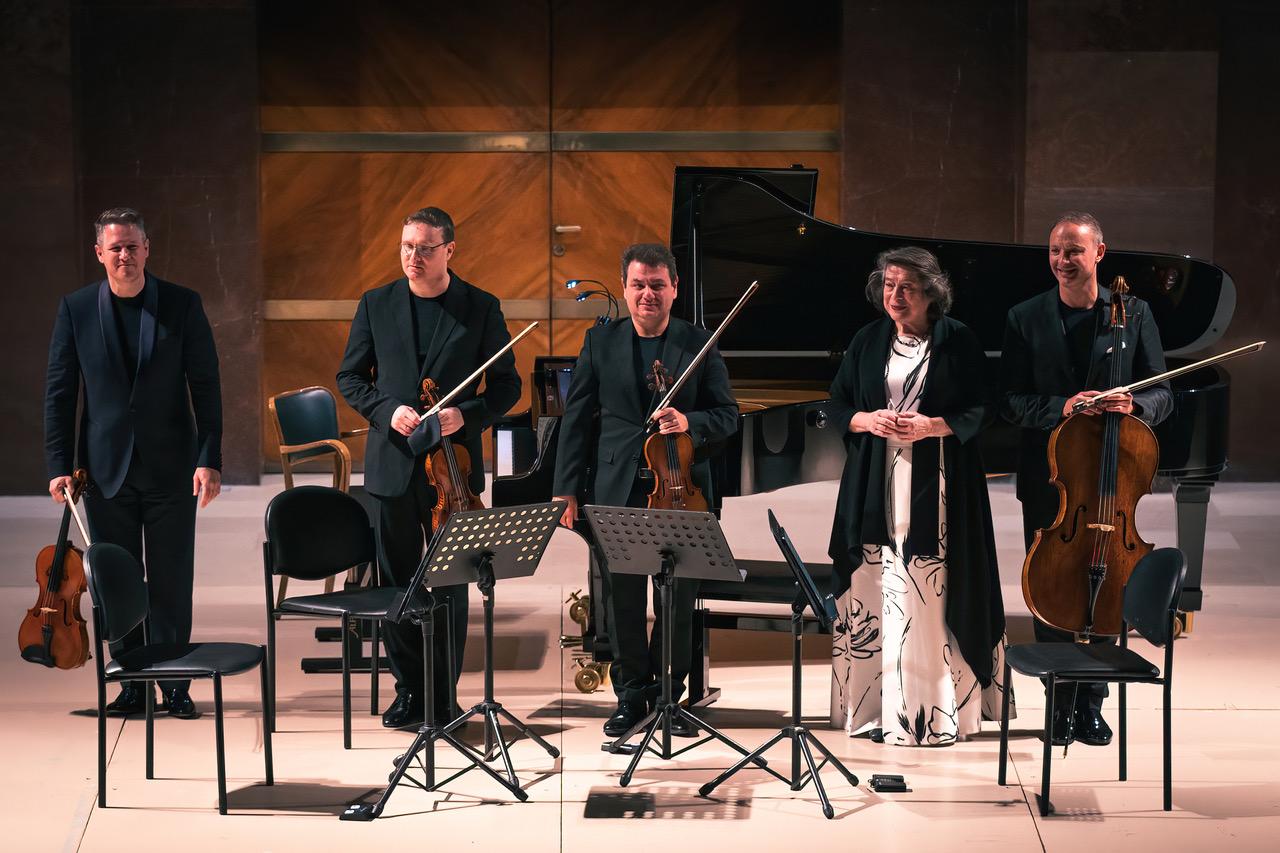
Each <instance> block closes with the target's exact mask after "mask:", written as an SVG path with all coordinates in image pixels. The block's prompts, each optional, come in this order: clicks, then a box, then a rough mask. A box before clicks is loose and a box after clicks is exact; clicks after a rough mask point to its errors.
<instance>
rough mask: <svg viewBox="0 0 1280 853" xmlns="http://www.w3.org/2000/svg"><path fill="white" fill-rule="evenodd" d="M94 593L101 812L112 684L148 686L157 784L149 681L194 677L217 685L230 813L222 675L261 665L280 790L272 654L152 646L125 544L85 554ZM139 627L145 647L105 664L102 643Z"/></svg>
mask: <svg viewBox="0 0 1280 853" xmlns="http://www.w3.org/2000/svg"><path fill="white" fill-rule="evenodd" d="M85 566H86V568H87V570H88V571H87V572H86V575H87V579H88V581H89V594H90V595H91V596H92V598H93V641H94V645H95V646H96V647H97V654H96V655H94V660H95V661H96V662H97V667H96V668H97V672H98V806H99V807H100V808H106V806H107V713H106V706H107V683H108V682H113V681H117V682H118V681H145V682H148V684H147V687H146V689H145V690H144V691H143V692H145V693H146V696H147V706H146V707H147V712H146V713H147V716H146V720H147V778H148V779H154V778H155V695H154V693H153V692H152V689H151V685H150V682H153V681H160V680H165V681H173V680H186V679H195V678H209V679H212V680H213V715H214V732H215V739H216V742H217V752H218V811H219V812H220V813H221V814H226V813H227V771H226V764H225V760H224V759H225V751H224V745H223V734H222V677H223V676H224V675H238V674H240V673H242V672H248V671H249V670H251V669H253V668H254V667H255V666H256V667H259V671H260V673H261V675H262V753H263V758H264V759H265V761H266V766H267V784H268V785H274V784H275V776H274V772H273V769H272V765H271V729H272V711H271V699H270V691H269V690H268V687H267V670H266V667H265V666H263V662H264V660H265V657H266V649H264V648H263V647H262V646H254V645H250V644H248V643H156V644H154V645H153V644H151V643H149V642H147V627H146V620H147V583H146V581H145V580H143V577H142V567H141V566H139V565H138V561H137V560H135V559H134V558H133V555H132V554H130V553H129V552H128V551H126V550H125V549H123V548H121V547H120V546H119V545H111V544H109V543H105V542H100V543H98V544H96V545H94V546H93V547H92V548H90V549H89V553H88V554H87V555H86V556H85ZM139 624H141V625H142V626H143V627H142V631H143V645H142V646H140V647H138V648H136V649H130V650H129V651H127V652H122V653H121V654H120V656H119V657H117V658H114V659H112V660H111V662H110V663H104V661H106V658H105V657H104V656H103V654H102V644H103V643H104V642H107V643H113V642H116V641H118V640H120V639H123V638H124V637H125V636H126V635H127V634H128V633H129V632H130V631H132V630H133V629H134V628H136V627H137V626H138V625H139Z"/></svg>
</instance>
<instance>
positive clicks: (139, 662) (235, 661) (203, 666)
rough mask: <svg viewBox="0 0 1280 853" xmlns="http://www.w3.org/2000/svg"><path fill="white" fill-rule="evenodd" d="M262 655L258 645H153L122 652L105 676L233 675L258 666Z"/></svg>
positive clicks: (199, 676)
mask: <svg viewBox="0 0 1280 853" xmlns="http://www.w3.org/2000/svg"><path fill="white" fill-rule="evenodd" d="M263 654H264V653H263V650H262V646H251V645H249V644H248V643H156V644H154V645H150V646H143V647H141V648H138V649H131V650H129V651H127V652H123V653H122V654H121V655H120V656H119V657H117V658H115V659H114V660H112V661H111V662H110V663H108V664H107V667H106V674H107V675H108V676H109V677H113V678H115V677H136V676H146V675H157V676H166V677H170V678H208V677H209V676H211V675H213V674H214V673H215V672H216V673H221V674H223V675H235V674H236V673H238V672H244V671H245V670H249V669H253V668H254V667H255V666H257V665H258V664H259V663H261V662H262V659H263Z"/></svg>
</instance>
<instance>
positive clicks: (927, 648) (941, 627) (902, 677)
mask: <svg viewBox="0 0 1280 853" xmlns="http://www.w3.org/2000/svg"><path fill="white" fill-rule="evenodd" d="M928 370H929V339H928V338H925V339H918V338H912V337H900V336H896V335H895V336H894V339H893V342H892V345H891V347H890V351H889V359H888V362H887V363H886V365H885V392H886V394H885V397H886V400H887V401H888V408H890V409H894V410H896V411H900V412H915V411H917V408H918V406H919V404H920V392H921V390H922V389H923V387H924V379H925V375H926V374H927V373H928ZM938 466H939V471H938V555H937V556H936V557H926V556H914V557H912V558H911V560H909V561H907V562H906V563H905V564H904V563H903V560H902V559H901V557H900V555H901V554H902V553H903V545H904V543H905V542H906V538H907V532H908V530H909V529H910V526H911V444H910V443H904V442H901V441H895V440H892V439H891V440H889V442H888V447H887V448H886V454H885V478H884V488H885V510H886V513H887V516H888V517H887V519H886V520H887V522H888V529H889V531H890V538H891V539H892V540H893V544H892V545H890V546H887V547H882V546H879V545H863V548H862V557H863V565H861V566H859V567H858V569H857V570H855V571H854V573H853V580H852V583H851V585H850V587H849V589H848V590H847V591H846V592H845V593H844V594H843V595H841V596H840V598H839V599H838V600H837V602H836V609H837V617H836V624H835V626H834V628H833V636H832V676H831V725H832V726H833V727H835V728H841V729H844V730H845V731H846V732H847V733H849V734H850V735H855V734H860V733H862V732H866V731H868V730H870V729H873V728H880V729H882V730H883V732H884V741H885V743H892V744H898V745H902V746H943V745H947V744H951V743H954V742H955V741H956V740H958V739H962V738H964V737H965V736H967V735H970V734H973V733H974V732H977V731H978V730H979V729H980V728H981V721H982V720H983V719H989V720H995V719H999V715H1000V702H1001V690H1002V685H1000V684H999V683H998V682H999V680H1000V679H1001V678H1003V675H1004V640H1003V638H1001V642H999V643H997V644H996V647H995V648H994V649H992V674H993V676H994V680H993V681H992V683H991V685H990V686H989V687H988V688H986V689H985V690H984V689H982V687H981V684H980V683H979V681H978V679H977V676H975V675H974V673H973V670H972V669H971V668H970V667H969V665H968V664H967V663H966V662H965V660H964V658H963V657H962V656H961V654H960V650H959V645H958V644H957V642H956V639H955V637H954V636H953V635H952V633H951V631H950V629H949V628H948V627H947V622H946V611H947V531H946V503H947V483H946V477H945V465H944V457H943V453H942V452H939V454H938ZM1010 699H1011V700H1012V697H1010ZM1012 714H1013V706H1012V702H1011V704H1010V715H1011V716H1012Z"/></svg>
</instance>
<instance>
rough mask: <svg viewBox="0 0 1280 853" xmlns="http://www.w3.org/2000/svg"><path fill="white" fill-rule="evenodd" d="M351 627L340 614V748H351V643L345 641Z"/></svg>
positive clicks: (345, 615) (346, 619) (344, 616)
mask: <svg viewBox="0 0 1280 853" xmlns="http://www.w3.org/2000/svg"><path fill="white" fill-rule="evenodd" d="M350 629H351V620H350V619H349V618H348V617H347V614H345V613H343V614H342V630H341V635H342V748H343V749H350V748H351V644H350V643H348V642H347V631H349V630H350Z"/></svg>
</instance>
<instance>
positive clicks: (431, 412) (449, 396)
mask: <svg viewBox="0 0 1280 853" xmlns="http://www.w3.org/2000/svg"><path fill="white" fill-rule="evenodd" d="M536 328H538V321H537V320H534V321H533V322H532V323H530V324H529V326H528V327H527V328H525V329H524V330H523V331H521V332H520V334H518V335H516V336H515V337H514V338H512V339H511V340H509V341H507V345H506V346H504V347H503V348H502V349H500V350H498V351H497V352H495V353H494V354H493V356H492V357H491V358H490V359H489V360H488V361H486V362H485V363H484V364H482V365H480V366H479V367H477V368H476V369H475V372H474V373H472V374H471V375H470V376H468V377H467V378H466V379H464V380H462V382H461V383H459V385H458V387H457V388H454V389H453V390H452V391H450V392H449V393H448V394H445V395H444V396H443V397H441V398H440V402H438V403H436V404H435V405H434V406H432V407H431V408H430V409H429V410H428V411H427V412H425V413H424V414H423V415H422V417H424V418H429V417H431V416H432V415H434V414H435V413H436V412H438V411H440V410H441V409H443V408H444V407H445V405H446V404H447V403H448V402H449V401H450V400H452V399H453V398H454V397H456V396H458V394H459V393H460V392H461V391H462V389H463V388H466V387H467V386H468V385H470V384H471V383H472V382H475V381H476V380H477V379H479V378H480V374H482V373H484V372H485V371H486V370H488V369H489V365H491V364H493V363H494V362H495V361H497V360H498V359H499V358H501V357H502V355H503V353H505V352H506V351H507V350H509V349H511V348H512V347H513V346H515V345H516V344H517V343H519V342H520V339H521V338H523V337H524V336H525V335H527V334H529V333H530V332H532V331H533V330H534V329H536Z"/></svg>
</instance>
